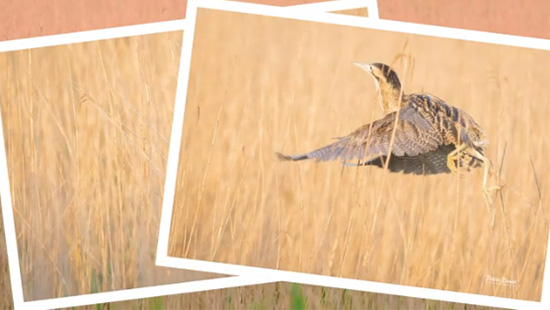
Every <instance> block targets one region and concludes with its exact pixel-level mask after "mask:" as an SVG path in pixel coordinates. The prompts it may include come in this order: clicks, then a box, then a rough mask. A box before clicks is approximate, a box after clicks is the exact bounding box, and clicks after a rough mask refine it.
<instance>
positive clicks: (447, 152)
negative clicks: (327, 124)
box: [277, 63, 494, 204]
mask: <svg viewBox="0 0 550 310" xmlns="http://www.w3.org/2000/svg"><path fill="white" fill-rule="evenodd" d="M355 64H356V65H357V66H359V67H360V68H362V69H363V70H365V71H367V72H368V73H369V74H370V75H371V76H372V77H373V78H374V81H375V84H376V87H377V91H378V101H379V103H380V106H381V108H382V110H383V111H384V113H385V114H386V115H385V116H384V117H383V118H381V119H379V120H376V121H374V122H372V123H370V124H366V125H363V126H361V127H359V128H358V129H356V130H355V131H353V132H352V133H350V134H349V135H347V136H344V137H340V138H338V141H336V142H334V143H332V144H329V145H327V146H324V147H322V148H319V149H316V150H314V151H311V152H308V153H304V154H298V155H283V154H281V153H277V156H278V157H279V159H281V160H293V161H297V160H305V159H315V160H318V161H328V160H337V159H340V160H342V161H343V162H344V163H346V164H347V165H350V164H351V165H357V166H378V167H384V166H387V168H388V170H390V171H392V172H403V173H411V174H421V175H428V174H439V173H449V172H453V173H460V172H462V171H464V170H466V171H467V170H470V168H475V167H479V166H481V165H484V167H485V172H484V176H483V192H484V194H485V199H486V200H487V202H488V203H490V204H492V202H491V199H490V196H489V190H492V189H494V188H492V187H491V188H489V187H487V178H488V174H489V169H490V167H491V162H490V160H489V159H488V158H487V157H485V156H484V154H483V150H484V148H485V147H486V146H487V144H488V141H487V139H486V137H485V135H484V134H483V130H482V129H481V127H480V126H479V125H478V123H476V121H474V119H473V118H472V117H471V116H470V115H468V114H467V113H466V112H464V111H462V110H460V109H458V108H456V107H453V106H451V105H449V104H447V103H446V102H445V101H443V100H442V99H440V98H438V97H436V96H434V95H430V94H425V93H422V94H405V93H404V92H403V90H402V87H401V83H400V81H399V77H398V76H397V73H396V72H395V71H394V70H393V69H392V68H390V67H389V66H388V65H385V64H381V63H373V64H363V63H355ZM355 160H356V161H355ZM388 160H389V161H388Z"/></svg>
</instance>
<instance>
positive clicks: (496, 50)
mask: <svg viewBox="0 0 550 310" xmlns="http://www.w3.org/2000/svg"><path fill="white" fill-rule="evenodd" d="M236 34H239V35H236ZM400 54H402V55H405V56H406V57H400V56H399V55H400ZM404 58H407V59H409V61H408V65H407V66H405V65H404V63H405V62H403V61H396V62H395V63H394V64H395V67H396V69H397V71H398V73H399V74H400V76H401V79H402V80H403V82H404V87H405V90H406V91H407V92H409V93H410V92H422V91H426V92H430V93H433V94H435V95H437V96H440V97H441V98H443V99H445V100H446V101H447V102H449V103H450V104H452V105H455V106H457V107H459V108H461V109H463V110H465V111H467V112H468V113H469V114H470V115H472V116H473V117H474V118H475V119H476V120H477V121H478V122H479V123H480V125H481V126H482V127H483V128H484V130H485V132H486V134H487V136H488V137H489V139H490V143H491V144H490V146H489V148H488V151H487V155H488V156H489V157H490V158H491V159H492V160H493V163H494V164H495V166H496V168H497V169H500V167H501V166H502V173H501V177H500V182H502V183H504V184H506V186H505V189H504V190H503V191H502V199H501V198H500V197H496V198H497V199H496V201H497V202H496V204H495V205H494V207H495V208H496V218H495V225H494V226H492V225H491V222H492V218H491V215H490V214H489V213H488V212H487V209H486V207H485V204H484V200H483V196H482V194H481V181H482V172H483V171H482V170H476V171H474V172H472V173H469V174H466V175H463V176H461V177H458V176H456V175H438V176H431V177H417V176H406V175H401V174H387V173H386V172H384V171H383V170H381V169H377V168H368V167H367V168H365V167H360V168H349V167H347V168H342V165H341V164H339V163H338V162H332V163H315V162H300V163H289V162H279V161H278V160H277V158H276V156H275V155H274V152H275V151H279V152H283V153H300V152H304V151H309V150H312V149H315V148H316V147H320V146H323V145H326V144H327V143H328V142H330V141H331V138H332V137H337V136H342V135H346V134H348V133H349V132H351V131H352V130H353V129H355V128H357V127H359V126H360V125H362V124H364V123H367V122H369V121H372V120H374V119H377V118H379V117H380V116H381V113H382V112H381V111H380V108H379V106H378V103H377V100H376V91H375V87H374V83H373V81H372V80H371V78H370V77H369V76H367V75H366V73H364V72H362V71H361V70H359V69H358V68H357V67H355V66H353V65H352V62H354V61H361V62H385V63H391V62H392V61H393V60H394V59H398V60H399V59H400V60H403V59H404ZM549 58H550V55H549V54H548V53H547V52H544V51H537V50H530V49H522V48H516V47H505V46H498V45H492V44H483V43H473V42H464V41H457V40H450V39H442V38H434V37H423V36H418V35H406V34H397V33H391V32H385V31H374V30H365V29H356V28H352V27H342V26H335V25H328V24H315V23H310V22H303V21H294V20H287V19H277V18H270V17H261V16H252V15H245V14H239V13H228V12H219V11H218V12H216V11H213V10H211V11H209V10H200V11H199V13H198V24H197V33H196V35H195V42H194V50H193V60H192V65H191V76H190V81H191V82H190V84H189V93H188V100H187V105H186V109H185V121H184V129H183V138H182V150H181V153H180V159H179V160H180V166H179V167H178V181H177V186H176V197H175V205H174V216H173V220H172V228H171V229H172V231H171V238H170V249H169V255H171V256H176V257H186V258H196V259H201V260H209V261H216V262H225V263H232V264H242V265H248V266H259V267H266V268H276V269H281V270H291V271H300V272H308V273H316V274H323V275H331V276H338V277H346V278H357V279H363V280H371V281H380V282H387V283H396V284H404V285H412V286H420V287H429V288H437V289H445V290H453V291H460V292H468V293H476V294H486V295H494V296H503V297H511V298H518V299H529V300H540V294H541V285H542V276H543V270H544V262H545V253H546V245H547V237H548V219H549V218H548V216H549V215H548V211H549V210H548V209H549V205H548V201H547V198H546V197H547V195H546V193H548V186H550V184H549V183H548V181H547V171H549V168H550V167H549V165H548V161H547V160H546V156H547V154H548V153H549V151H550V144H549V143H548V138H547V136H546V131H547V130H546V129H547V125H546V122H547V121H546V118H547V115H548V114H549V112H550V105H549V104H547V98H549V97H550V90H549V89H548V88H547V86H546V85H547V81H548V79H549V75H550V73H549V72H550V71H549V70H548V69H549V65H548V64H549V60H550V59H549ZM404 71H406V72H404ZM505 147H506V152H505V155H504V150H505ZM503 155H504V156H503ZM502 158H504V159H503V160H502ZM531 161H532V163H533V164H531ZM495 181H498V180H495ZM537 182H538V184H537Z"/></svg>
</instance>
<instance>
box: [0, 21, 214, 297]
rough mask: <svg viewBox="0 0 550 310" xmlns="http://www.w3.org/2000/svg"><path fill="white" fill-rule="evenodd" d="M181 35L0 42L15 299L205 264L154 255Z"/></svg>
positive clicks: (165, 275) (181, 277)
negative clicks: (158, 260) (18, 281)
mask: <svg viewBox="0 0 550 310" xmlns="http://www.w3.org/2000/svg"><path fill="white" fill-rule="evenodd" d="M181 38H182V33H181V32H174V33H165V34H156V35H148V36H140V37H131V38H121V39H113V40H105V41H97V42H90V43H82V44H72V45H65V46H58V47H47V48H39V49H33V50H24V51H17V52H9V53H3V54H0V66H1V67H2V68H4V70H3V71H2V74H1V75H0V102H1V106H0V108H1V112H2V119H3V125H4V128H3V129H4V134H5V141H6V149H7V159H8V170H9V179H10V185H11V192H12V198H13V207H14V212H15V224H16V231H17V243H18V247H19V256H20V264H21V273H22V278H23V290H24V296H25V299H26V300H36V299H43V298H54V297H60V296H70V295H77V294H86V293H96V292H104V291H112V290H119V289H124V288H134V287H143V286H149V285H154V284H166V283H174V282H182V281H189V280H194V279H204V278H209V277H212V276H213V275H210V274H207V273H198V272H189V271H181V270H169V269H166V268H159V267H156V266H155V265H154V260H155V249H156V244H157V235H158V225H159V218H160V211H161V204H162V194H163V190H164V178H165V169H166V162H167V158H166V157H167V152H168V141H169V137H170V130H171V121H172V112H173V107H174V102H175V89H176V82H177V72H178V65H179V58H180V50H181ZM2 291H4V290H2ZM6 292H7V293H9V291H6ZM5 297H6V298H0V299H3V300H5V299H8V296H5ZM9 299H11V297H9Z"/></svg>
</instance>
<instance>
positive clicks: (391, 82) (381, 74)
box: [353, 62, 403, 114]
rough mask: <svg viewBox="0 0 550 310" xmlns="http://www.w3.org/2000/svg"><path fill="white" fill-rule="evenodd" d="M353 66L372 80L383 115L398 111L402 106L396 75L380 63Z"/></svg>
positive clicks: (399, 84)
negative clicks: (368, 75) (366, 73)
mask: <svg viewBox="0 0 550 310" xmlns="http://www.w3.org/2000/svg"><path fill="white" fill-rule="evenodd" d="M353 64H354V65H356V66H358V67H359V68H361V69H363V70H365V71H367V72H368V73H369V74H370V75H371V76H372V77H373V79H374V82H375V83H376V88H377V90H378V101H379V103H380V107H381V108H382V111H384V113H386V114H388V113H391V112H395V111H397V110H399V109H400V108H401V106H402V104H403V101H402V100H401V97H402V93H403V91H402V89H401V82H399V77H398V76H397V73H395V71H394V70H393V69H392V68H391V67H390V66H388V65H385V64H382V63H373V64H367V63H360V62H354V63H353Z"/></svg>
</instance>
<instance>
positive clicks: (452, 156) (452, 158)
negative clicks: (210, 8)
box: [447, 144, 468, 173]
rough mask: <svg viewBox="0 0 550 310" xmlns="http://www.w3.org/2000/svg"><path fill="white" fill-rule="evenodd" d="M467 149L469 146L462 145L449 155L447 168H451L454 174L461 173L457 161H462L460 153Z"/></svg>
mask: <svg viewBox="0 0 550 310" xmlns="http://www.w3.org/2000/svg"><path fill="white" fill-rule="evenodd" d="M467 147H468V145H466V144H462V145H460V146H459V147H457V148H456V149H455V150H454V151H452V152H450V153H449V154H448V155H447V167H449V170H451V172H452V173H459V171H458V168H457V166H456V164H455V161H457V162H458V161H459V160H460V152H462V151H464V150H465V149H466V148H467Z"/></svg>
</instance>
